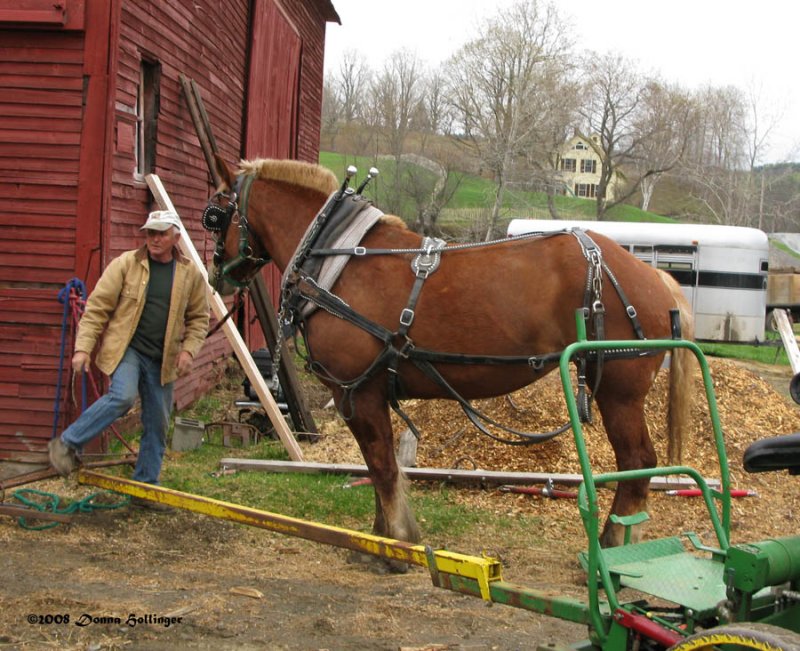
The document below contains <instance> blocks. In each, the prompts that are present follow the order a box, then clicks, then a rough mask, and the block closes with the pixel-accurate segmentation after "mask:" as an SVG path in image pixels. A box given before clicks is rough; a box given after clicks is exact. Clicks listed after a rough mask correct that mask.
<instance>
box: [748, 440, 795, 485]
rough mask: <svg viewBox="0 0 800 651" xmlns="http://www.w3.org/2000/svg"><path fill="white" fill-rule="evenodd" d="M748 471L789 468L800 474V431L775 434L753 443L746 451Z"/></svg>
mask: <svg viewBox="0 0 800 651" xmlns="http://www.w3.org/2000/svg"><path fill="white" fill-rule="evenodd" d="M744 469H745V470H746V471H747V472H766V471H768V470H788V471H789V474H791V475H798V474H800V432H795V433H794V434H785V435H783V436H773V437H771V438H767V439H761V440H760V441H756V442H755V443H753V444H752V445H751V446H750V447H749V448H747V450H746V451H745V453H744Z"/></svg>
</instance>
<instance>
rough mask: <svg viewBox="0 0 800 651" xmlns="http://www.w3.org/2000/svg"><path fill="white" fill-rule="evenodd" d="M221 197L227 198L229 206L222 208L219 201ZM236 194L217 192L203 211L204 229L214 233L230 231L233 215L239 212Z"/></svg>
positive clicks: (202, 221) (201, 221)
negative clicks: (229, 226)
mask: <svg viewBox="0 0 800 651" xmlns="http://www.w3.org/2000/svg"><path fill="white" fill-rule="evenodd" d="M220 197H224V198H226V199H227V200H228V201H227V205H226V206H224V207H223V206H222V205H221V204H220V202H219V201H218V199H219V198H220ZM236 199H237V197H236V193H235V192H234V193H231V194H225V193H224V192H217V193H215V194H214V196H212V197H211V198H210V199H209V200H208V205H207V206H206V207H205V210H203V215H202V217H201V219H200V223H201V224H202V226H203V228H205V229H206V230H207V231H210V232H212V233H222V232H223V231H225V230H227V229H228V225H229V224H230V223H231V218H232V217H233V214H234V213H235V212H236V211H237V210H238V206H237V205H236Z"/></svg>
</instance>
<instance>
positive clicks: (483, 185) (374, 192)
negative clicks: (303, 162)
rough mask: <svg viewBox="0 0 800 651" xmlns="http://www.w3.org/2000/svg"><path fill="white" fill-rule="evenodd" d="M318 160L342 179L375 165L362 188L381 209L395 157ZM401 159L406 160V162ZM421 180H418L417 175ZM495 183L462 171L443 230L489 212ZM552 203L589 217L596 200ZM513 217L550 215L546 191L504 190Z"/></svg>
mask: <svg viewBox="0 0 800 651" xmlns="http://www.w3.org/2000/svg"><path fill="white" fill-rule="evenodd" d="M319 162H320V164H321V165H323V166H325V167H327V168H328V169H330V170H332V171H333V172H334V173H335V174H336V176H337V178H339V179H343V178H344V173H345V170H346V169H347V167H348V166H349V165H355V166H356V167H357V168H358V175H357V176H356V182H360V180H361V179H363V178H364V176H365V175H366V172H367V170H369V168H370V167H377V168H378V169H379V170H380V172H381V174H380V176H379V177H378V179H377V180H376V181H373V182H372V183H371V184H370V186H369V189H368V191H366V192H365V194H366V195H367V196H369V197H370V198H371V199H372V200H373V201H374V202H375V204H376V205H377V206H378V207H379V208H382V209H386V208H385V206H386V203H388V202H385V201H384V200H385V197H386V193H387V192H388V191H389V189H390V184H391V183H392V182H393V180H394V179H395V178H396V174H395V163H394V160H392V159H389V158H385V159H384V158H381V159H380V160H376V159H375V158H370V157H364V156H350V155H346V154H338V153H334V152H320V156H319ZM406 165H411V164H409V163H406ZM416 174H419V178H420V179H421V180H424V181H425V182H427V183H430V184H431V185H432V183H433V179H434V177H435V175H434V174H433V173H432V172H430V171H428V170H424V169H422V168H418V171H417V172H415V176H416ZM421 182H422V181H421ZM495 189H496V186H495V184H494V183H493V182H492V181H490V180H488V179H485V178H481V177H478V176H473V175H469V174H464V175H463V176H462V177H461V180H460V183H459V185H458V189H457V190H456V192H455V195H454V196H453V198H452V199H451V200H450V202H449V203H448V205H447V206H446V208H445V209H444V210H443V211H442V214H441V217H440V219H439V225H440V227H442V228H443V229H445V230H451V229H452V230H459V229H461V228H465V227H467V226H468V225H469V224H471V223H473V222H475V221H480V220H481V218H483V219H484V220H485V219H487V216H488V213H489V211H490V210H491V208H492V205H493V203H494V194H495ZM400 205H401V206H402V209H401V214H400V216H401V217H403V219H405V220H406V221H407V222H409V223H410V222H413V221H414V219H415V218H416V213H415V206H414V205H413V201H406V202H402V203H401V204H400ZM555 206H556V211H557V214H558V217H559V218H560V219H587V220H593V219H594V218H595V214H596V206H595V202H594V201H593V200H591V199H581V198H577V197H562V196H557V197H555ZM607 215H608V220H613V221H630V222H646V221H650V222H653V221H657V222H674V221H675V220H674V219H671V218H669V217H664V216H661V215H657V214H655V213H651V212H645V211H643V210H640V209H639V208H637V207H635V206H628V205H620V206H616V207H614V208H612V209H611V210H610V211H608V213H607ZM514 218H538V219H551V218H552V215H551V214H550V212H549V210H548V207H547V196H546V195H545V194H544V193H542V192H529V191H517V190H506V193H505V197H504V201H503V213H502V215H501V220H502V221H504V222H507V221H509V220H511V219H514Z"/></svg>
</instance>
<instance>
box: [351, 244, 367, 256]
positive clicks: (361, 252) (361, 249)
mask: <svg viewBox="0 0 800 651" xmlns="http://www.w3.org/2000/svg"><path fill="white" fill-rule="evenodd" d="M353 255H367V247H365V246H357V247H355V248H354V249H353Z"/></svg>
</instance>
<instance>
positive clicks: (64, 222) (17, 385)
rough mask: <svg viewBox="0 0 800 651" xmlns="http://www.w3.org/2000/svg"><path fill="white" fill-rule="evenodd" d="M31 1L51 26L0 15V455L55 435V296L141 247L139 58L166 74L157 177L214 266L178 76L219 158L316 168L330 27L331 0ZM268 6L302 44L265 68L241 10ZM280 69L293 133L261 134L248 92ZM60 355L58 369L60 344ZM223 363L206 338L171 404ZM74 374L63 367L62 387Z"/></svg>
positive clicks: (218, 341) (202, 170)
mask: <svg viewBox="0 0 800 651" xmlns="http://www.w3.org/2000/svg"><path fill="white" fill-rule="evenodd" d="M37 2H39V0H28V2H26V3H25V6H29V7H33V5H36V3H37ZM40 4H42V6H43V7H44V6H46V7H49V8H52V7H55V8H54V9H52V10H51V9H48V10H47V12H39V14H38V16H39V17H40V18H41V17H42V16H44V15H45V14H46V13H48V12H49V14H51V15H52V16H53V17H52V20H51V23H49V24H35V23H31V24H28V23H26V22H20V21H21V20H24V18H25V17H24V16H23V17H21V18H20V17H19V16H16V18H15V21H12V22H8V21H7V22H0V90H2V91H3V92H2V93H0V172H2V174H0V193H2V196H3V197H4V200H5V205H4V208H5V210H4V211H0V226H1V228H0V246H2V247H3V251H4V253H3V256H2V258H1V259H0V301H2V306H3V310H2V312H0V457H4V456H8V454H9V453H13V452H15V451H23V450H35V449H41V448H42V447H43V445H44V443H45V441H46V440H47V439H48V438H49V437H50V434H51V431H52V429H53V420H54V410H53V406H54V403H55V399H56V385H57V382H58V362H59V351H60V343H61V318H62V310H63V306H62V305H61V304H60V303H59V302H58V301H57V299H56V296H57V293H58V291H59V290H60V289H61V288H62V287H63V286H64V284H65V282H66V281H67V280H69V279H70V278H72V277H78V278H81V279H82V280H84V281H85V282H86V284H87V288H88V290H89V291H90V290H91V289H92V288H93V286H94V283H95V282H96V280H97V278H98V277H99V274H100V272H101V270H102V269H103V268H104V267H105V266H106V265H107V264H108V262H109V261H110V260H111V259H112V258H113V257H115V256H117V255H119V253H121V252H122V251H124V250H127V249H129V248H134V247H136V246H138V245H139V244H140V243H141V241H142V238H141V235H140V232H139V226H140V225H141V224H142V222H143V220H144V218H145V216H146V214H147V212H148V211H149V210H151V209H153V208H154V207H155V205H154V203H153V200H152V197H151V195H150V192H149V190H148V188H147V185H146V183H145V182H144V180H143V179H142V178H139V177H137V176H136V174H135V169H134V168H135V159H134V147H135V138H134V137H133V136H134V133H135V131H134V130H133V126H134V125H133V121H134V119H135V118H134V116H135V110H134V109H135V103H136V91H137V86H138V83H139V70H140V65H141V61H142V59H143V58H144V59H147V60H148V61H157V62H159V63H160V65H161V78H160V110H159V113H158V136H157V145H156V159H155V173H156V174H158V176H159V177H160V179H161V181H162V182H163V184H164V187H165V189H166V190H167V192H168V193H169V195H170V198H171V199H172V201H173V203H174V204H175V206H176V208H177V210H178V212H179V213H180V215H181V216H182V218H183V221H184V224H185V226H186V228H187V230H188V232H189V234H190V236H191V238H192V240H193V242H194V244H195V246H196V247H197V249H198V251H199V252H200V255H201V256H203V257H205V258H208V257H209V256H210V253H211V248H212V247H211V243H210V241H209V240H208V238H207V237H206V234H205V233H204V232H203V231H202V229H201V228H200V226H199V219H198V217H199V214H200V212H201V210H202V208H203V207H204V205H205V202H206V199H207V197H208V195H209V191H210V189H211V187H210V184H209V177H208V171H207V166H206V162H205V159H204V157H203V155H202V152H201V149H200V145H199V141H198V138H197V136H196V134H195V129H194V126H193V123H192V121H191V117H190V115H189V111H188V108H187V106H186V103H185V101H184V99H183V95H182V89H181V85H180V81H179V76H180V75H181V74H184V75H186V76H187V77H190V78H192V79H194V80H195V81H196V82H197V84H198V85H199V87H200V89H201V93H202V97H203V102H204V105H205V108H206V110H207V112H208V114H209V119H210V122H211V126H212V129H213V132H214V136H215V139H216V143H217V145H218V147H219V150H220V153H221V154H222V156H223V157H224V158H225V159H226V160H228V161H229V162H231V163H233V162H235V161H236V160H238V159H239V158H240V157H243V156H244V155H245V154H247V156H248V157H254V156H264V155H273V156H287V155H291V156H293V157H297V158H300V159H303V160H309V161H316V159H317V156H318V143H319V127H320V112H321V97H322V73H323V67H322V53H323V48H324V30H325V22H326V21H327V20H338V17H337V16H336V14H335V11H334V10H333V7H332V5H331V4H330V3H329V2H328V0H293V1H291V2H290V1H288V0H215V1H212V0H195V1H194V2H191V3H186V2H183V1H182V0H159V1H158V2H154V1H153V0H62V2H61V3H58V4H54V3H47V2H43V3H42V2H40ZM18 6H19V3H16V2H13V1H12V0H0V10H3V11H0V16H2V17H3V19H8V18H9V16H11V15H12V12H11V10H9V8H14V12H16V7H18ZM34 8H35V7H34ZM59 8H63V11H62V15H61V16H59V15H57V14H58V12H59V11H61V9H59ZM276 10H277V11H279V12H280V14H281V17H282V19H283V22H285V23H286V24H288V25H289V26H290V27H291V31H292V33H294V34H295V35H296V37H297V39H299V44H298V45H297V47H296V48H295V49H294V50H293V54H292V56H291V57H289V58H285V59H283V60H281V59H280V57H279V58H278V60H276V61H275V62H273V63H272V64H270V66H271V67H270V66H265V65H263V62H261V61H259V60H254V61H253V62H252V63H251V62H250V60H249V58H250V55H251V50H250V47H251V46H250V39H251V38H252V37H253V35H254V34H255V33H256V32H255V30H254V32H253V33H252V34H251V12H253V13H255V12H256V11H266V12H271V11H276ZM20 11H21V10H20ZM64 16H68V18H66V19H65V20H62V22H61V23H59V22H58V21H59V20H60V19H63V17H64ZM48 20H50V18H48ZM282 24H283V23H282ZM270 29H271V28H270ZM267 31H269V30H267ZM284 64H286V65H290V66H294V69H293V70H289V71H287V70H285V69H283V68H281V66H284ZM287 74H289V75H290V76H291V75H295V78H296V87H295V88H294V97H295V100H294V101H295V104H294V105H293V107H292V108H291V110H290V112H289V113H288V114H287V115H288V117H289V118H290V119H291V121H292V124H293V127H292V133H291V134H290V135H289V136H288V137H287V134H286V132H285V129H283V130H281V131H280V132H274V131H273V132H270V130H269V119H268V115H269V114H267V116H265V115H264V114H263V113H258V114H256V115H253V114H252V113H251V114H250V115H247V108H246V107H247V106H248V89H249V87H250V86H251V85H255V86H258V87H259V88H260V89H261V92H264V93H266V95H265V96H269V95H270V94H271V93H272V90H271V86H270V84H274V83H275V82H274V80H275V79H287V78H288V77H287V76H286V75H287ZM285 86H286V85H285V83H284V84H283V87H284V89H286V87H285ZM273 88H274V86H273ZM246 139H248V140H246ZM276 140H277V141H279V143H278V144H276ZM245 142H248V145H247V150H245ZM287 143H288V145H287ZM287 147H288V151H287ZM276 282H277V279H276V276H273V278H272V283H273V286H275V284H276ZM258 335H259V333H253V336H254V337H255V339H256V340H257V339H258ZM262 342H263V340H262ZM259 345H261V342H259V341H254V342H252V343H251V348H256V347H258V346H259ZM65 349H66V353H65V354H66V358H67V360H68V359H69V357H70V356H71V342H70V341H67V342H66V343H65ZM227 354H229V348H228V345H227V342H226V341H225V340H224V337H222V335H221V334H218V335H215V336H214V337H213V338H211V339H210V340H209V342H207V344H206V346H205V347H204V350H203V352H202V354H201V355H200V358H199V359H198V360H197V363H196V370H195V372H194V373H193V374H192V375H191V376H190V377H189V378H185V379H183V380H180V381H179V382H178V384H177V385H176V402H177V405H178V407H179V408H181V407H183V406H185V405H187V404H188V403H189V402H191V401H192V400H194V399H195V398H196V397H197V396H198V395H199V394H201V393H203V392H204V391H206V390H207V389H208V388H209V387H210V386H211V385H213V383H214V382H215V381H216V378H217V377H218V375H217V372H216V371H217V369H218V368H219V367H220V363H221V360H222V359H223V358H224V356H226V355H227ZM67 365H68V364H67ZM68 381H69V376H68V373H64V374H63V377H62V382H63V384H65V385H66V384H67V382H68ZM67 398H68V392H67V391H66V389H65V390H64V393H63V395H62V397H61V412H62V415H61V419H60V420H61V422H60V423H59V424H58V430H59V431H60V429H62V428H63V426H64V425H65V424H66V423H68V422H70V421H71V420H72V418H73V417H74V411H75V410H74V409H72V408H71V407H70V406H69V404H68V402H69V401H68V400H67Z"/></svg>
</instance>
